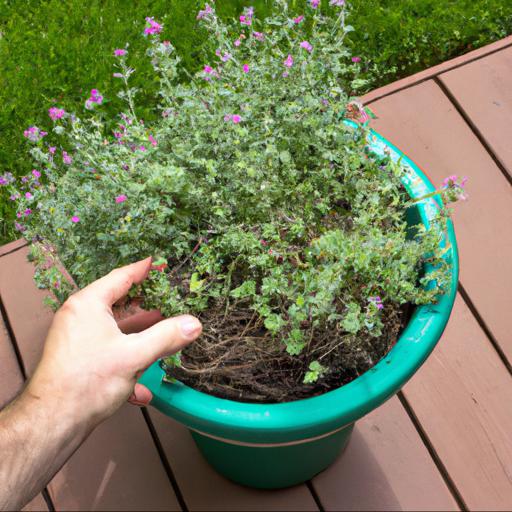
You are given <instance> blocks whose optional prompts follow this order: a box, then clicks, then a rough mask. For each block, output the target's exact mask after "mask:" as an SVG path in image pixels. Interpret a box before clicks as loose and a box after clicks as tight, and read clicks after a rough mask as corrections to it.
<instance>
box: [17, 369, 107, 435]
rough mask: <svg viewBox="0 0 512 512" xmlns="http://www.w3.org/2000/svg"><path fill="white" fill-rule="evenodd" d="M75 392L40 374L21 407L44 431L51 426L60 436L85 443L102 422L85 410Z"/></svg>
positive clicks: (25, 395) (24, 396) (28, 389)
mask: <svg viewBox="0 0 512 512" xmlns="http://www.w3.org/2000/svg"><path fill="white" fill-rule="evenodd" d="M79 398H80V397H79V396H75V394H74V392H73V388H72V387H69V388H66V387H65V386H64V385H63V384H62V381H61V380H60V379H59V381H57V382H56V381H55V380H52V381H47V380H46V379H44V378H41V377H40V376H39V375H38V374H37V372H36V374H35V375H34V377H33V378H32V379H31V380H30V381H29V383H28V385H27V387H26V388H25V390H24V391H23V393H22V395H21V396H20V398H19V400H20V406H21V407H22V408H23V409H24V411H25V413H26V414H28V415H30V416H32V417H34V420H35V421H36V422H37V424H40V425H41V426H42V427H43V428H45V427H46V426H47V425H49V426H50V427H51V428H52V429H53V430H54V432H55V434H56V436H59V437H61V438H65V439H67V441H68V442H76V443H77V445H78V444H79V443H81V442H82V441H83V440H84V439H85V438H86V437H87V436H88V435H89V433H90V432H91V431H92V430H93V429H94V427H96V425H97V424H98V423H99V421H95V418H94V417H93V416H92V415H91V414H89V413H88V411H87V410H86V409H84V407H82V406H81V403H80V400H79Z"/></svg>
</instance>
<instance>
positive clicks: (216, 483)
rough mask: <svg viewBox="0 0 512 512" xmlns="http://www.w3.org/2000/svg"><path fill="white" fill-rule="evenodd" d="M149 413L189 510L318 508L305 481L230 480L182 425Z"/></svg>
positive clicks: (157, 414) (155, 411)
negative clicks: (272, 484) (274, 485)
mask: <svg viewBox="0 0 512 512" xmlns="http://www.w3.org/2000/svg"><path fill="white" fill-rule="evenodd" d="M150 416H151V419H152V421H153V423H154V425H155V428H156V430H157V432H158V437H159V439H160V441H161V442H162V445H163V448H164V450H165V453H166V455H167V458H168V460H169V461H170V463H171V465H172V468H173V471H174V475H175V477H176V480H177V482H178V484H179V486H180V490H181V492H182V494H183V498H184V500H185V503H186V504H187V506H188V508H189V510H191V511H196V510H197V511H199V510H200V511H207V510H208V511H210V510H220V511H228V510H235V511H242V510H297V511H299V510H318V508H317V506H316V504H315V502H314V500H313V498H312V496H311V493H310V492H309V490H308V488H307V487H306V485H299V486H296V487H293V488H290V489H283V490H279V491H262V490H256V489H249V488H247V487H242V486H240V485H237V484H234V483H233V482H230V481H229V480H227V479H225V478H223V477H222V476H220V475H219V474H218V473H217V472H215V470H213V469H212V468H211V467H210V466H209V465H208V463H207V462H206V461H205V460H204V459H203V457H202V455H201V453H200V452H199V450H198V448H197V447H196V445H195V443H194V441H193V439H192V437H191V435H190V433H189V432H188V430H187V429H186V428H185V427H184V426H183V425H180V424H179V423H177V422H176V421H174V420H172V419H171V418H168V417H166V416H164V415H163V414H162V413H160V412H159V411H157V410H156V409H150ZM248 464H250V461H248Z"/></svg>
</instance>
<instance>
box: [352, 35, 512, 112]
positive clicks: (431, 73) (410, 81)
mask: <svg viewBox="0 0 512 512" xmlns="http://www.w3.org/2000/svg"><path fill="white" fill-rule="evenodd" d="M509 46H512V36H508V37H505V38H503V39H500V40H499V41H496V42H495V43H492V44H488V45H487V46H483V47H482V48H478V49H477V50H473V51H471V52H468V53H466V54H464V55H460V56H459V57H455V58H454V59H451V60H447V61H445V62H442V63H441V64H438V65H437V66H432V67H431V68H428V69H425V70H423V71H420V72H419V73H415V74H414V75H411V76H407V77H405V78H402V79H401V80H397V81H396V82H392V83H390V84H387V85H384V86H383V87H379V88H378V89H374V90H373V91H370V92H369V93H367V94H365V95H364V96H363V98H362V100H363V102H364V103H366V104H367V103H371V102H373V101H376V100H378V99H380V98H382V97H383V96H387V95H389V94H393V93H395V92H397V91H400V90H402V89H404V88H406V87H410V86H411V85H414V84H418V83H420V82H424V81H425V80H429V79H431V78H433V77H435V76H437V75H439V74H440V73H444V72H446V71H449V70H451V69H455V68H458V67H460V66H463V65H466V64H467V63H469V62H472V61H474V60H478V59H481V58H483V57H485V56H486V55H490V54H492V53H494V52H496V51H499V50H502V49H503V48H507V47H509Z"/></svg>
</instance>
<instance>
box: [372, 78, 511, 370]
mask: <svg viewBox="0 0 512 512" xmlns="http://www.w3.org/2000/svg"><path fill="white" fill-rule="evenodd" d="M372 108H373V110H374V111H375V112H376V114H377V116H378V119H375V120H374V121H373V123H372V125H373V127H374V128H375V129H376V130H377V131H378V132H380V133H381V134H382V135H384V136H385V137H386V138H388V139H389V140H390V141H391V142H392V143H393V144H396V145H397V146H398V147H399V148H401V149H404V150H405V153H406V154H407V155H408V156H410V157H411V158H412V159H413V160H414V161H415V162H416V163H417V164H418V165H419V166H420V167H421V168H422V169H423V170H424V171H425V172H426V174H427V175H428V176H430V178H431V179H432V182H433V183H434V184H435V185H437V186H439V185H440V184H441V182H442V180H443V178H444V177H446V176H449V175H451V174H458V175H462V176H468V177H469V182H468V184H467V190H468V192H469V196H470V197H469V201H467V202H465V203H464V202H459V203H458V204H457V205H455V208H454V214H453V219H454V223H455V232H456V235H457V244H458V247H459V252H460V261H461V265H460V281H461V283H462V285H463V286H464V288H465V290H466V291H467V292H468V294H469V295H470V297H471V300H472V301H473V303H474V304H475V307H476V308H477V310H478V312H479V313H480V315H481V316H482V317H483V318H484V319H485V322H486V324H487V326H488V328H489V330H490V331H491V332H492V334H493V335H494V337H495V338H496V340H497V343H498V344H499V345H500V347H501V349H502V350H503V352H504V354H505V355H506V357H507V358H508V361H509V362H512V334H511V330H510V315H509V312H510V311H512V294H511V293H510V290H512V272H511V269H510V261H511V259H512V229H511V226H512V188H511V187H510V185H509V183H508V181H507V179H506V178H505V176H504V175H503V174H502V173H501V171H500V170H499V169H498V167H497V166H496V164H495V163H494V161H493V160H492V158H491V157H490V156H489V154H488V153H487V151H486V150H485V149H484V148H483V146H482V145H481V144H480V143H479V140H478V138H477V137H476V136H475V135H474V134H473V132H472V131H471V129H470V128H469V127H468V125H467V124H466V123H465V121H464V120H463V119H462V117H461V116H460V115H459V113H458V112H457V111H456V109H455V108H454V106H453V105H452V104H451V103H450V101H449V100H448V98H447V97H446V96H445V95H444V93H443V92H442V90H441V89H440V88H439V86H438V85H437V84H435V83H434V82H433V81H432V80H431V81H429V82H425V83H422V84H420V85H416V86H414V87H411V88H409V89H407V90H405V91H401V92H400V93H398V94H393V95H391V96H388V97H386V98H384V99H381V100H379V101H376V102H375V103H373V104H372Z"/></svg>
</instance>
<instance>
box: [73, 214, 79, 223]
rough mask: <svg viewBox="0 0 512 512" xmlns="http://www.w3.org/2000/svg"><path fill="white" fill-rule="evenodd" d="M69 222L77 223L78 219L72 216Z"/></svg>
mask: <svg viewBox="0 0 512 512" xmlns="http://www.w3.org/2000/svg"><path fill="white" fill-rule="evenodd" d="M71 222H74V223H75V224H76V223H77V222H80V217H78V216H77V215H73V217H71Z"/></svg>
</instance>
